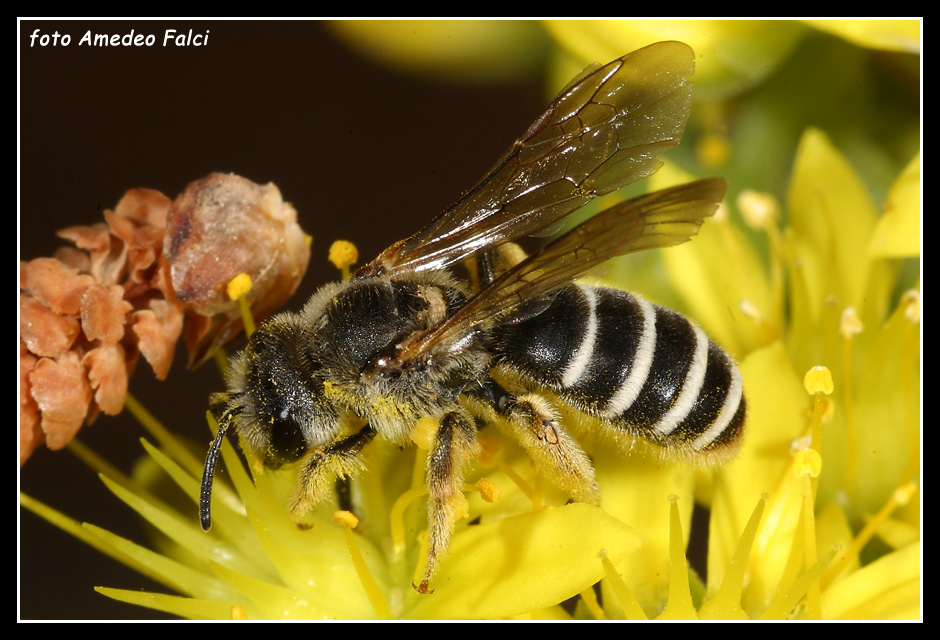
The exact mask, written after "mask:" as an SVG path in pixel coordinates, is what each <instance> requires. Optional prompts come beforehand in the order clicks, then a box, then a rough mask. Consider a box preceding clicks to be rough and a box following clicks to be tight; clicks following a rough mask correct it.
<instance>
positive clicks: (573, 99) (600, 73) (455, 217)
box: [360, 42, 695, 275]
mask: <svg viewBox="0 0 940 640" xmlns="http://www.w3.org/2000/svg"><path fill="white" fill-rule="evenodd" d="M694 68H695V60H694V56H693V53H692V50H691V49H690V48H689V47H688V45H685V44H683V43H681V42H660V43H657V44H653V45H650V46H648V47H645V48H643V49H640V50H638V51H634V52H633V53H630V54H628V55H626V56H624V57H622V58H619V59H617V60H614V61H613V62H611V63H609V64H606V65H604V66H600V67H597V68H595V69H591V68H589V69H587V70H585V72H583V73H582V74H581V75H580V76H578V77H577V78H575V79H574V80H573V81H572V82H571V83H570V84H569V85H568V86H567V87H565V88H564V89H563V90H562V91H561V92H560V93H559V94H558V96H557V97H556V98H555V99H554V100H553V101H552V103H551V104H550V105H549V106H548V108H547V109H546V110H545V112H544V113H543V114H542V115H541V116H539V118H538V119H537V120H536V121H535V122H534V123H533V124H532V126H530V127H529V129H528V131H526V133H525V134H524V135H523V136H522V137H521V138H519V139H518V140H517V141H516V142H515V143H514V144H513V146H512V147H511V148H510V149H509V151H508V152H507V153H506V154H505V155H504V156H503V157H502V158H500V160H499V161H498V162H497V163H496V166H495V167H494V168H493V169H492V170H491V171H490V172H489V173H488V174H487V176H486V177H485V178H483V179H482V180H481V181H480V182H479V183H478V184H477V185H476V186H474V187H473V188H472V189H470V190H469V191H467V192H466V193H465V194H464V195H463V196H461V198H460V200H458V201H457V203H455V204H454V205H453V206H451V207H450V208H449V209H447V210H446V211H445V212H444V213H443V214H441V215H440V216H439V217H438V218H437V219H435V220H434V221H432V222H431V223H430V224H429V225H428V226H426V227H425V228H424V229H422V230H421V231H419V232H418V233H416V234H415V235H413V236H411V237H410V238H406V239H405V240H402V241H400V242H398V243H396V244H394V245H392V246H391V247H389V248H388V249H386V250H385V251H384V252H383V253H382V254H381V255H379V257H378V258H376V259H375V260H374V261H373V262H372V263H370V264H369V265H366V267H364V268H363V269H361V270H360V275H368V274H375V273H379V272H386V273H388V272H394V271H398V270H424V269H436V268H441V267H445V266H447V265H449V264H451V263H453V262H456V261H459V260H462V259H464V258H467V257H470V256H471V255H473V254H475V253H477V252H478V251H482V250H484V249H487V248H489V247H492V246H495V245H497V244H500V243H502V242H506V241H510V240H514V239H518V238H521V237H524V236H527V235H532V234H535V233H537V232H538V231H539V230H542V229H545V228H546V227H549V226H551V225H553V224H554V223H556V222H558V221H559V220H561V219H562V218H564V217H565V216H567V215H568V214H570V213H571V212H572V211H574V210H575V209H578V208H579V207H581V206H583V205H584V204H586V203H588V202H589V201H591V200H592V199H593V198H594V197H596V196H599V195H603V194H605V193H609V192H611V191H614V190H616V189H619V188H621V187H623V186H625V185H627V184H630V183H631V182H634V181H636V180H639V179H641V178H644V177H646V176H648V175H650V174H652V173H653V172H655V171H656V170H657V169H658V168H659V167H660V166H661V164H662V162H661V161H660V160H658V159H657V157H658V156H659V154H660V153H662V152H663V151H664V150H665V149H668V148H669V147H672V146H674V145H676V144H677V143H678V142H679V139H680V137H681V136H682V132H683V130H684V129H685V123H686V120H688V116H689V109H690V107H691V101H692V81H691V76H692V73H693V71H694Z"/></svg>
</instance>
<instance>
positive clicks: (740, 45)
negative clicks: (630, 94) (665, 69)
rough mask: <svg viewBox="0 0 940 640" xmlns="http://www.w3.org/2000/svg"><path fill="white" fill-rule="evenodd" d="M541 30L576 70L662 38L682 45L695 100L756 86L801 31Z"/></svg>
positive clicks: (686, 24) (653, 24) (631, 24)
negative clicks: (691, 58) (691, 62)
mask: <svg viewBox="0 0 940 640" xmlns="http://www.w3.org/2000/svg"><path fill="white" fill-rule="evenodd" d="M545 26H546V28H547V29H548V31H549V33H550V34H551V35H552V37H553V38H554V39H555V40H556V41H558V42H559V43H560V44H561V45H562V49H564V50H565V51H570V52H573V53H574V56H575V57H576V58H577V59H578V60H579V63H578V64H580V65H581V66H582V67H583V66H584V65H585V64H587V63H589V62H607V61H609V60H612V59H614V58H617V57H619V56H622V55H623V54H625V53H627V52H629V51H633V50H634V49H639V48H640V47H643V46H646V45H648V44H652V43H654V42H660V41H662V40H679V41H681V42H685V43H686V44H688V45H689V46H691V47H692V49H694V50H695V54H696V56H695V57H696V64H697V68H696V71H695V91H696V97H697V98H717V97H727V96H730V95H734V94H736V93H739V92H741V91H743V90H745V89H747V88H749V87H752V86H753V85H755V84H757V83H758V82H760V81H761V80H763V79H764V78H765V77H766V76H767V75H768V74H770V73H771V72H772V71H773V70H774V69H775V68H776V67H777V66H778V65H779V64H780V63H781V62H782V61H783V60H784V59H786V57H787V56H788V55H789V54H790V52H791V51H792V50H793V48H794V47H795V46H796V44H797V43H798V42H799V39H800V37H801V35H802V34H803V33H804V31H805V27H804V26H803V25H802V24H800V23H798V22H793V21H770V22H768V21H759V20H732V21H725V20H550V21H546V23H545ZM575 66H577V65H575ZM575 71H577V69H575ZM570 72H571V69H570V68H569V69H567V70H566V73H568V74H569V77H570Z"/></svg>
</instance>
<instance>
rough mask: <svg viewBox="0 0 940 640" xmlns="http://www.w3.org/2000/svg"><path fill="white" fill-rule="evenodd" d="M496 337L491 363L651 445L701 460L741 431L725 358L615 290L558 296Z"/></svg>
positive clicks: (738, 397) (732, 369) (700, 336)
mask: <svg viewBox="0 0 940 640" xmlns="http://www.w3.org/2000/svg"><path fill="white" fill-rule="evenodd" d="M497 336H498V338H497V349H496V356H497V363H498V364H502V365H504V366H508V367H510V368H511V369H512V370H514V371H516V372H517V373H518V374H520V375H521V376H523V377H525V378H529V379H532V380H534V381H536V382H537V383H539V384H541V385H544V386H546V387H548V388H549V389H551V390H552V391H553V392H554V393H555V394H557V395H558V396H559V397H561V398H562V399H564V400H565V401H567V402H570V403H571V404H572V405H574V406H575V407H577V408H579V409H581V410H582V411H585V412H587V413H589V414H591V415H594V416H595V417H597V418H599V419H600V420H602V421H604V422H607V423H609V424H611V425H613V426H615V427H618V428H621V429H623V430H625V431H627V432H629V433H631V434H633V435H637V436H641V437H643V438H645V439H647V440H650V441H652V442H654V443H656V444H659V445H662V446H664V447H667V448H679V449H683V450H686V451H689V452H692V453H698V452H710V451H716V450H720V449H722V448H724V447H727V446H729V445H732V444H734V442H735V441H736V440H737V439H738V437H739V436H740V435H741V433H742V432H743V427H744V416H745V400H744V395H743V389H742V384H741V374H740V372H739V371H738V369H737V367H736V366H735V364H734V362H733V361H732V360H731V358H730V357H729V356H728V355H727V354H726V353H725V352H724V351H723V350H722V349H721V348H720V347H718V346H717V345H716V344H715V343H714V342H712V341H710V340H709V339H708V336H706V335H705V333H704V332H703V331H702V330H701V329H700V328H699V327H697V326H696V325H694V324H693V323H692V322H690V321H689V320H688V319H686V318H685V317H683V316H682V315H680V314H678V313H675V312H674V311H670V310H668V309H665V308H663V307H659V306H656V305H653V304H651V303H649V302H647V301H645V300H643V299H641V298H638V297H636V296H633V295H631V294H629V293H626V292H624V291H620V290H618V289H607V288H601V287H590V286H585V285H571V286H568V287H565V288H564V289H562V290H560V291H559V292H557V293H556V294H555V296H554V299H553V300H552V303H551V304H550V305H549V306H548V307H547V308H546V309H545V310H544V311H543V312H541V313H539V314H537V315H534V316H532V317H530V318H527V319H526V320H524V321H522V322H519V323H516V324H512V325H507V326H505V327H501V328H498V329H497Z"/></svg>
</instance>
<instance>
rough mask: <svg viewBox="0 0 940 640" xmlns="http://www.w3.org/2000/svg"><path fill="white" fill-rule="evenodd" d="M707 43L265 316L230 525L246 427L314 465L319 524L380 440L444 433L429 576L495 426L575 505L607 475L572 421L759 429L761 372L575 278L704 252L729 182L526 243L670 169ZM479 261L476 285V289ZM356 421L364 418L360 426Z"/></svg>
mask: <svg viewBox="0 0 940 640" xmlns="http://www.w3.org/2000/svg"><path fill="white" fill-rule="evenodd" d="M693 70H694V55H693V53H692V50H691V49H690V48H689V47H688V46H687V45H685V44H682V43H679V42H661V43H658V44H654V45H650V46H648V47H645V48H643V49H640V50H638V51H635V52H633V53H631V54H628V55H625V56H623V57H622V58H619V59H617V60H614V61H613V62H610V63H609V64H606V65H602V66H601V65H594V66H592V67H589V68H588V69H586V70H585V71H583V72H582V73H581V74H580V75H579V76H577V77H576V78H575V79H574V80H572V81H571V82H570V83H569V84H568V85H567V86H566V87H565V88H564V89H562V91H561V92H560V93H559V94H558V96H557V97H556V98H555V99H554V100H553V101H552V102H551V104H550V105H549V106H548V108H547V109H546V110H545V112H544V113H542V115H541V116H539V117H538V119H536V121H535V122H534V123H533V124H532V125H531V126H530V127H529V129H528V130H527V131H526V132H525V134H523V136H522V137H521V138H519V139H518V140H516V141H515V143H514V144H513V145H512V147H511V148H510V149H509V150H508V151H507V152H506V153H505V154H504V155H503V156H502V157H501V158H500V159H499V161H498V162H497V163H496V165H495V166H494V168H493V169H492V170H491V171H490V172H488V173H487V174H486V176H485V177H484V178H483V179H482V180H480V182H478V183H477V184H476V185H475V186H474V187H473V188H471V189H470V190H469V191H467V192H465V193H464V194H463V195H462V196H461V197H460V199H459V200H458V201H457V202H456V203H455V204H454V205H452V206H451V207H450V208H448V209H447V210H446V211H444V212H443V213H442V214H441V215H440V216H438V217H437V218H435V219H434V220H433V221H432V222H431V223H430V224H428V225H427V226H426V227H424V228H423V229H421V230H420V231H418V232H417V233H415V234H414V235H412V236H410V237H408V238H405V239H404V240H401V241H399V242H396V243H395V244H393V245H392V246H391V247H389V248H388V249H386V250H385V251H383V252H382V253H381V254H380V255H379V256H378V257H377V258H375V259H374V260H372V261H371V262H370V263H368V264H366V265H365V266H363V267H361V268H360V269H359V270H358V271H357V272H356V273H355V275H354V277H352V278H350V279H347V280H345V281H342V282H337V283H334V284H329V285H326V286H324V287H323V288H321V289H320V290H319V291H318V292H317V293H315V294H314V295H313V296H312V297H311V299H310V301H309V302H308V303H307V304H306V306H305V307H304V308H303V310H302V311H301V312H300V313H282V314H280V315H276V316H274V317H272V318H271V319H270V320H268V321H267V322H266V323H264V324H262V325H261V326H260V327H259V328H258V329H257V330H256V331H255V332H254V333H253V334H252V335H251V337H250V338H249V341H248V345H247V347H246V348H245V349H244V350H243V351H242V352H241V353H239V354H238V355H236V356H235V357H234V358H233V360H232V366H231V372H230V375H229V376H228V380H227V382H228V391H227V392H225V393H217V394H213V396H212V397H211V398H210V409H211V411H212V413H213V415H214V416H215V417H216V419H217V420H218V422H219V431H218V435H217V436H216V437H215V439H214V440H213V442H212V444H211V447H210V449H209V453H208V456H207V459H206V464H205V471H204V475H203V480H202V489H201V499H200V520H201V524H202V527H203V529H205V530H208V529H209V525H210V500H211V491H212V480H213V475H214V471H215V466H216V461H217V458H218V455H219V448H220V446H221V443H222V440H223V438H224V437H225V434H226V433H228V432H229V431H231V430H232V429H234V430H236V431H237V433H238V434H239V435H240V436H241V442H242V446H243V447H247V448H248V449H249V450H251V451H252V452H254V453H256V454H257V455H259V456H260V457H261V459H263V461H264V465H265V466H266V467H268V468H271V469H277V468H279V467H281V466H282V465H285V464H289V463H293V462H297V461H301V462H300V466H299V471H298V480H297V483H296V487H295V489H294V490H293V493H292V494H291V496H290V497H289V499H288V508H289V510H290V512H291V513H292V515H293V516H294V517H295V518H297V519H299V518H300V517H301V516H303V514H304V513H305V512H306V511H307V510H308V509H309V508H310V507H311V506H312V505H314V504H315V503H317V502H318V501H320V500H322V499H324V498H325V497H327V496H328V495H329V494H330V492H331V491H332V490H333V483H334V482H335V479H336V477H347V476H352V475H355V474H357V473H359V472H361V471H362V466H363V463H362V459H361V456H360V453H361V452H362V450H363V448H364V447H365V446H367V445H368V444H369V442H370V441H372V440H373V439H374V438H376V437H382V438H386V439H388V440H390V441H392V442H394V443H397V444H400V445H405V444H407V443H409V442H410V436H411V434H412V431H413V430H414V429H415V426H416V424H417V422H418V421H419V420H420V419H421V418H425V417H430V418H433V419H435V420H437V421H438V423H439V428H438V430H437V433H436V436H435V438H434V442H433V446H432V448H431V451H430V454H429V455H428V457H427V468H426V471H425V473H426V482H427V489H428V551H427V558H426V564H425V569H424V573H423V578H422V580H421V582H420V583H419V584H417V585H414V587H415V589H416V590H418V591H419V592H422V593H429V592H430V591H431V589H430V582H431V579H432V577H433V575H434V571H435V569H436V567H437V566H438V564H439V561H440V559H441V558H442V556H443V555H444V553H445V551H446V550H447V546H448V543H449V541H450V538H451V535H452V533H453V529H454V514H453V512H452V506H451V505H452V504H453V499H454V498H455V497H456V496H457V495H458V494H459V493H460V492H461V490H462V486H463V473H464V468H465V467H466V465H467V463H468V462H469V461H470V460H471V459H472V458H473V457H474V456H475V455H476V454H477V453H478V449H479V446H478V444H477V429H478V426H479V425H481V424H485V423H488V422H495V423H496V424H497V425H498V426H499V427H500V428H502V429H504V430H505V431H507V432H508V433H509V434H511V435H512V436H513V437H514V438H515V439H517V440H518V441H519V442H520V443H521V445H522V446H523V447H524V449H525V450H526V451H527V452H528V453H529V454H530V455H531V457H532V458H533V459H534V460H535V461H536V463H537V464H538V466H539V467H540V468H541V469H542V470H543V471H544V472H545V473H546V475H547V477H549V478H550V479H552V480H553V481H554V482H555V483H556V484H558V485H559V486H560V487H561V488H562V489H564V490H565V491H567V493H568V494H569V495H570V496H571V498H572V499H575V500H580V501H586V502H591V503H596V502H597V500H598V486H597V482H596V480H595V474H594V468H593V466H592V464H591V461H590V460H589V458H588V456H587V454H586V453H585V452H584V451H583V450H582V449H581V448H580V447H579V445H578V444H577V442H576V441H575V439H574V438H573V437H572V435H571V434H570V433H569V431H568V429H567V428H566V426H565V425H564V424H563V421H562V420H561V419H560V418H559V411H558V407H559V406H561V405H565V406H566V407H567V408H569V409H574V410H575V411H577V412H581V413H582V414H585V415H586V417H587V418H588V419H589V420H591V421H593V422H592V424H596V425H598V428H599V429H602V430H604V431H606V432H609V433H612V434H622V435H625V436H628V437H632V438H641V439H645V440H647V441H651V442H652V443H654V444H656V445H659V446H661V447H663V448H664V449H666V450H668V451H672V452H675V453H679V454H687V455H689V456H694V457H698V458H705V459H708V460H712V459H715V460H717V459H722V458H726V457H728V456H730V455H731V454H732V453H733V452H734V450H735V449H736V447H737V445H738V443H739V441H740V438H741V436H742V433H743V429H744V422H745V406H746V405H745V399H744V395H743V392H742V384H741V374H740V373H739V372H738V369H737V367H736V366H735V364H734V362H733V360H732V359H731V357H729V356H728V355H727V354H726V353H725V352H724V351H722V350H721V348H720V347H718V346H717V345H716V344H715V343H714V342H712V341H710V340H709V339H708V337H707V336H706V335H705V334H704V333H703V332H702V330H701V329H699V328H698V327H697V326H696V325H694V324H693V323H692V322H690V321H689V320H687V319H686V318H684V317H683V316H681V315H679V314H677V313H674V312H672V311H669V310H667V309H664V308H662V307H658V306H656V305H653V304H651V303H649V302H646V301H645V300H643V299H641V298H639V297H637V296H634V295H631V294H629V293H626V292H623V291H620V290H615V289H608V288H602V287H594V286H587V285H584V284H579V283H576V282H575V279H576V278H578V277H579V276H582V275H583V274H584V273H585V272H586V271H588V270H589V269H591V268H593V267H595V266H597V265H599V264H601V263H602V262H604V261H606V260H608V259H609V258H611V257H614V256H619V255H623V254H626V253H630V252H635V251H642V250H645V249H650V248H654V247H668V246H672V245H676V244H679V243H682V242H685V241H686V240H688V239H689V238H690V237H691V236H693V235H694V234H696V233H697V231H698V228H699V226H700V225H701V224H702V222H703V220H704V219H705V218H707V217H708V216H711V215H712V214H713V213H714V212H715V210H716V208H717V206H718V204H719V203H720V202H721V200H722V198H723V197H724V194H725V190H726V185H725V182H724V180H722V179H720V178H711V179H705V180H699V181H697V182H693V183H690V184H686V185H682V186H678V187H673V188H669V189H665V190H662V191H657V192H654V193H650V194H647V195H644V196H640V197H638V198H634V199H632V200H628V201H626V202H623V203H621V204H618V205H616V206H614V207H612V208H609V209H607V210H605V211H603V212H602V213H600V214H598V215H597V216H595V217H593V218H591V219H589V220H587V221H586V222H583V223H581V224H580V225H578V226H576V227H574V228H573V229H572V230H570V231H569V232H567V233H566V234H564V235H562V236H561V237H559V238H558V239H556V240H554V241H552V242H550V243H548V244H547V245H545V246H544V247H543V248H542V249H540V250H538V251H537V252H535V253H533V254H532V255H530V256H525V255H524V254H522V253H521V250H520V249H518V247H517V245H516V244H515V241H517V240H520V239H521V238H523V237H524V236H528V235H532V234H537V233H544V232H545V231H546V230H548V229H550V228H555V227H556V226H557V225H558V223H559V222H561V221H563V220H564V219H565V218H566V217H567V216H568V215H570V214H571V213H572V212H573V211H575V210H576V209H578V208H580V207H581V206H583V205H584V204H586V203H587V202H589V201H590V200H592V199H593V198H595V197H597V196H599V195H602V194H606V193H609V192H612V191H614V190H616V189H619V188H621V187H623V186H624V185H627V184H629V183H631V182H634V181H636V180H638V179H640V178H644V177H646V176H649V175H650V174H651V173H653V172H655V171H656V170H657V169H658V168H659V167H660V166H661V164H662V162H661V161H660V160H658V159H657V156H658V155H659V154H660V153H661V152H662V151H664V150H665V149H667V148H669V147H672V146H674V145H675V144H677V143H678V142H679V139H680V137H681V135H682V132H683V130H684V128H685V124H686V120H687V119H688V115H689V110H690V106H691V97H692V81H691V76H692V73H693ZM460 262H465V263H466V262H469V263H471V265H472V266H473V267H474V269H473V270H474V271H475V273H476V277H475V278H470V277H458V276H457V275H456V273H457V270H456V267H457V266H459V265H458V263H460ZM349 424H360V425H363V424H364V426H362V427H361V428H359V429H358V430H356V431H355V432H354V433H350V432H349V431H348V429H349V427H348V426H347V425H349Z"/></svg>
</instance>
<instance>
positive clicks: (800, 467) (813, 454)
mask: <svg viewBox="0 0 940 640" xmlns="http://www.w3.org/2000/svg"><path fill="white" fill-rule="evenodd" d="M821 471H822V456H821V455H819V452H818V451H816V450H815V449H803V450H802V451H798V452H797V454H796V458H795V459H794V461H793V473H794V475H797V476H810V477H811V478H818V477H819V474H820V472H821Z"/></svg>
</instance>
